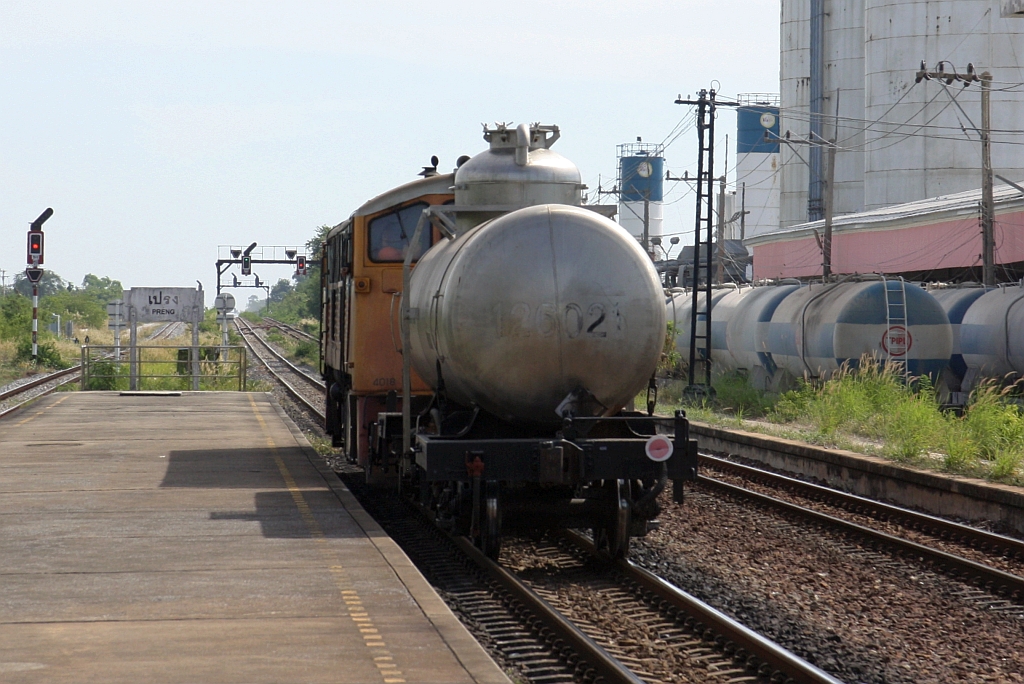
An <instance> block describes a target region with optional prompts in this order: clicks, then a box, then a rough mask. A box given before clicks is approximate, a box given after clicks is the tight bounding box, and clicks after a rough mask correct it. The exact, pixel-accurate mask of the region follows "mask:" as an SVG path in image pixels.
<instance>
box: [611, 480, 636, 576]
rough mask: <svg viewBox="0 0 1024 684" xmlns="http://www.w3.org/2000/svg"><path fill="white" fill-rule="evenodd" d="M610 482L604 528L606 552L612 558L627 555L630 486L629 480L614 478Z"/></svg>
mask: <svg viewBox="0 0 1024 684" xmlns="http://www.w3.org/2000/svg"><path fill="white" fill-rule="evenodd" d="M611 484H612V487H611V489H612V492H613V496H612V497H611V502H610V503H611V510H610V511H609V516H608V520H609V525H608V527H607V528H606V535H607V539H608V542H607V543H608V554H609V555H610V556H611V557H612V558H625V557H626V556H628V555H629V525H630V522H631V515H630V503H629V502H630V487H629V480H615V481H614V482H613V483H611Z"/></svg>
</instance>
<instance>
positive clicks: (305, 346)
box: [295, 340, 320, 363]
mask: <svg viewBox="0 0 1024 684" xmlns="http://www.w3.org/2000/svg"><path fill="white" fill-rule="evenodd" d="M319 357H320V346H319V345H318V344H317V343H316V342H311V341H309V340H303V341H301V342H299V343H298V344H297V345H295V358H296V359H300V360H305V361H308V362H309V363H319V362H320V358H319Z"/></svg>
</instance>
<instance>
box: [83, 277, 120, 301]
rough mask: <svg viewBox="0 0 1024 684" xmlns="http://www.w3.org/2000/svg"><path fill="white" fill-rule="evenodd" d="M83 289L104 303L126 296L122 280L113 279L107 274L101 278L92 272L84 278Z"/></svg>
mask: <svg viewBox="0 0 1024 684" xmlns="http://www.w3.org/2000/svg"><path fill="white" fill-rule="evenodd" d="M82 290H83V291H84V292H85V293H86V294H88V295H89V296H90V297H92V298H93V299H95V300H96V301H99V302H103V303H104V304H106V303H107V302H111V301H113V300H115V299H121V298H122V297H124V287H122V286H121V281H119V280H111V279H110V278H107V277H106V276H104V277H103V278H100V277H99V276H94V275H93V274H92V273H90V274H88V275H86V276H85V278H83V279H82Z"/></svg>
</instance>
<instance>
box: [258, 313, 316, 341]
mask: <svg viewBox="0 0 1024 684" xmlns="http://www.w3.org/2000/svg"><path fill="white" fill-rule="evenodd" d="M263 320H264V321H266V322H267V325H268V326H269V327H272V328H277V329H278V330H280V331H281V332H283V333H285V334H286V335H290V336H291V337H294V338H295V339H297V340H299V341H307V342H318V340H317V339H316V337H314V336H313V335H310V334H309V333H307V332H305V331H302V330H299V329H298V328H296V327H295V326H293V325H289V324H288V323H283V322H281V321H279V320H277V319H274V318H269V317H267V316H264V317H263Z"/></svg>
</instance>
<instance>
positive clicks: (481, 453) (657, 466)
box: [370, 409, 697, 557]
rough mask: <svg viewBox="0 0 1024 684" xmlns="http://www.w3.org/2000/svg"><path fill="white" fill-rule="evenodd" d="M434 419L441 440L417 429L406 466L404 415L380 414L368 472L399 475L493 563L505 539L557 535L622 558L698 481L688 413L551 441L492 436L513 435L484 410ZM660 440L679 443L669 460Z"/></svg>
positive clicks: (620, 422) (594, 421)
mask: <svg viewBox="0 0 1024 684" xmlns="http://www.w3.org/2000/svg"><path fill="white" fill-rule="evenodd" d="M430 413H433V414H434V416H435V417H436V416H438V413H437V411H436V409H434V410H433V411H431V412H430ZM428 415H429V414H428ZM420 417H421V418H423V417H424V416H420ZM428 420H429V422H430V423H431V427H432V428H433V432H431V431H421V430H420V429H419V428H417V429H416V430H414V441H413V445H412V447H411V450H410V451H409V452H404V453H408V454H409V456H408V458H403V457H402V454H403V451H402V441H403V436H404V434H405V433H403V431H402V413H400V412H395V413H381V414H378V421H377V423H376V424H375V426H374V429H373V430H371V440H372V441H371V448H370V468H372V469H374V470H376V471H377V472H378V473H380V474H381V475H383V476H384V478H385V479H387V476H388V475H389V474H390V475H391V476H392V477H400V478H401V481H402V482H403V483H404V484H405V486H407V487H409V488H412V489H414V492H413V493H414V494H415V495H416V498H417V499H418V500H419V503H420V504H421V505H422V506H424V507H425V508H427V509H429V511H430V513H431V515H432V516H433V517H434V518H435V520H436V521H437V522H438V524H440V525H441V526H442V527H443V528H445V529H447V530H448V531H449V532H452V533H454V534H460V535H465V536H468V537H469V538H470V539H472V540H473V543H474V544H475V545H476V546H477V547H478V548H480V549H481V550H482V551H483V552H484V553H485V554H487V555H489V556H491V557H497V554H498V552H499V551H500V548H501V536H502V534H503V532H509V531H520V532H523V531H529V530H538V529H546V528H555V527H557V528H582V529H590V530H592V532H593V535H594V540H595V544H596V545H597V546H598V548H599V549H602V550H605V551H607V552H608V553H609V554H610V555H612V556H613V557H623V556H625V555H626V553H627V552H628V550H629V540H630V538H631V537H642V536H644V535H646V534H647V533H648V532H649V531H650V530H652V529H655V528H656V527H657V522H656V517H657V516H658V514H659V513H660V507H659V505H658V501H657V499H658V496H659V495H660V494H661V493H662V492H663V491H664V489H665V487H666V485H667V483H668V481H669V480H672V483H673V488H672V489H673V500H674V501H675V502H676V503H682V502H683V482H684V481H694V480H696V477H697V441H696V439H691V438H690V432H689V421H688V420H687V419H686V417H685V414H684V412H682V411H677V412H676V414H675V416H674V417H662V416H647V415H643V414H640V413H629V414H624V415H619V416H614V417H594V418H591V417H567V418H565V419H564V421H563V423H562V426H561V429H559V430H557V431H555V432H554V433H553V434H550V435H545V434H534V435H533V436H494V434H495V433H500V432H502V431H506V432H507V431H508V430H509V427H508V426H506V425H499V424H497V421H494V420H493V419H491V418H490V417H489V416H487V415H485V414H482V413H481V412H480V411H479V410H474V411H456V412H454V413H452V414H451V415H449V416H448V417H447V418H445V419H442V420H440V421H437V420H435V419H433V418H428ZM438 424H440V425H442V426H443V429H442V431H441V432H440V433H438V432H437V431H436V426H437V425H438ZM656 435H662V437H661V438H660V439H665V440H668V441H669V442H670V443H671V445H672V449H671V455H670V456H669V457H668V458H667V460H664V461H654V460H652V459H651V458H650V457H649V456H648V444H649V443H651V442H652V439H653V438H654V437H655V436H656Z"/></svg>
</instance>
